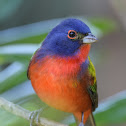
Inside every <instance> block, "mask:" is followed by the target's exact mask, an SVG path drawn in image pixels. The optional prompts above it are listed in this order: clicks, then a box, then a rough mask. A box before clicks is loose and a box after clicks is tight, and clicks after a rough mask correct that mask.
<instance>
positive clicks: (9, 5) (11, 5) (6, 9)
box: [0, 0, 23, 21]
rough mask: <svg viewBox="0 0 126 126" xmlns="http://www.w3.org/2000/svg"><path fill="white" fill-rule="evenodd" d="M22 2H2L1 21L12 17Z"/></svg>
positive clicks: (16, 0)
mask: <svg viewBox="0 0 126 126" xmlns="http://www.w3.org/2000/svg"><path fill="white" fill-rule="evenodd" d="M22 2H23V1H22V0H11V1H9V0H0V21H3V20H5V19H6V18H8V17H10V16H11V15H12V14H13V13H14V12H16V9H17V8H18V7H19V6H20V4H21V3H22Z"/></svg>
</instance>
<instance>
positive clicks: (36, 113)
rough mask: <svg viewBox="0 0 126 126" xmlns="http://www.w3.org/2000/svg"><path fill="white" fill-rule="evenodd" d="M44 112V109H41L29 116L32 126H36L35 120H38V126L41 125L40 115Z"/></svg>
mask: <svg viewBox="0 0 126 126" xmlns="http://www.w3.org/2000/svg"><path fill="white" fill-rule="evenodd" d="M42 111H43V109H39V110H36V111H32V112H31V113H30V115H29V120H30V126H34V120H35V118H36V119H37V125H38V124H39V122H40V121H39V118H40V113H41V112H42Z"/></svg>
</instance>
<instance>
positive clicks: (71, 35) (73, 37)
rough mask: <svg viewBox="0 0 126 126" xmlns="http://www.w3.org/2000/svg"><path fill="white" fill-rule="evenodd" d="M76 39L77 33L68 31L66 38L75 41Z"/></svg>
mask: <svg viewBox="0 0 126 126" xmlns="http://www.w3.org/2000/svg"><path fill="white" fill-rule="evenodd" d="M76 37H77V32H76V31H74V30H69V31H68V38H69V39H75V38H76Z"/></svg>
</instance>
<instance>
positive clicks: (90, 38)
mask: <svg viewBox="0 0 126 126" xmlns="http://www.w3.org/2000/svg"><path fill="white" fill-rule="evenodd" d="M94 42H97V38H96V37H95V36H94V35H92V34H91V33H89V34H88V35H87V36H85V37H84V38H83V43H85V44H86V43H87V44H91V43H94Z"/></svg>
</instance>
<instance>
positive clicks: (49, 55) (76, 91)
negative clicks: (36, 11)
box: [28, 18, 98, 126]
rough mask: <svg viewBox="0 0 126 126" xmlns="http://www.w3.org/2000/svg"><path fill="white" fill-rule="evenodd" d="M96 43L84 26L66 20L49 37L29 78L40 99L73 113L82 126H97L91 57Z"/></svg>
mask: <svg viewBox="0 0 126 126" xmlns="http://www.w3.org/2000/svg"><path fill="white" fill-rule="evenodd" d="M96 40H97V39H96V37H95V36H94V35H92V33H91V31H90V29H89V27H88V26H87V25H86V24H85V23H83V22H82V21H80V20H78V19H72V18H70V19H66V20H64V21H62V22H61V23H60V24H59V25H57V26H56V27H55V28H53V29H52V31H51V32H50V33H49V34H48V35H47V37H46V38H45V40H44V42H43V43H42V45H41V47H40V48H39V49H38V50H37V51H36V52H35V54H34V55H33V57H32V59H31V61H30V64H29V67H28V78H29V79H30V80H31V83H32V86H33V88H34V90H35V92H36V93H37V95H38V96H39V97H40V99H41V100H42V101H44V102H45V103H46V104H48V105H49V106H51V107H54V108H56V109H59V110H62V111H65V112H70V113H73V114H74V116H75V118H76V120H77V122H78V124H79V126H84V124H85V123H86V124H87V123H90V125H91V126H95V121H94V118H93V115H92V111H94V110H95V108H96V107H97V106H98V95H97V84H96V74H95V68H94V66H93V64H92V62H91V60H90V58H89V57H88V54H89V51H90V47H91V43H94V42H96ZM87 120H88V121H87Z"/></svg>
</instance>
